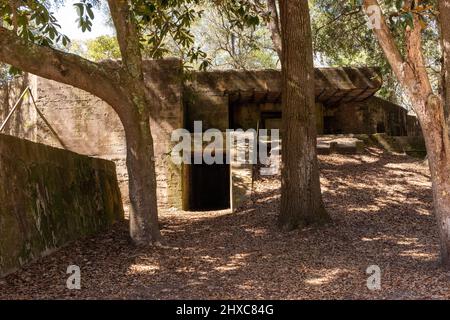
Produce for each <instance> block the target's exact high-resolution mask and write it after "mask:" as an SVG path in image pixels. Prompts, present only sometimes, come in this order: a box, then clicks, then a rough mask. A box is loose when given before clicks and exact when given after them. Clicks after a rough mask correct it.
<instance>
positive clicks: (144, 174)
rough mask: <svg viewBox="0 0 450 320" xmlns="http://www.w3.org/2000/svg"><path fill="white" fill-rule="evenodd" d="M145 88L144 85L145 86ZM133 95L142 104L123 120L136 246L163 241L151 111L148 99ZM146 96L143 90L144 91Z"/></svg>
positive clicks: (131, 216) (132, 227)
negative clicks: (160, 227) (161, 239)
mask: <svg viewBox="0 0 450 320" xmlns="http://www.w3.org/2000/svg"><path fill="white" fill-rule="evenodd" d="M142 85H143V86H145V84H142ZM137 94H139V93H135V94H134V95H133V101H135V102H137V101H142V103H140V105H139V106H137V105H136V106H133V107H130V108H128V110H130V111H129V112H128V113H127V114H126V115H124V116H123V117H121V118H122V122H124V128H125V137H126V144H127V170H128V179H129V196H130V202H131V207H130V210H129V216H130V236H131V239H132V240H133V242H134V243H135V244H136V245H141V246H145V245H149V244H155V243H158V242H159V240H160V238H161V233H160V231H159V223H158V207H157V193H156V173H155V154H154V147H153V138H152V134H151V128H150V116H149V115H150V111H149V104H148V103H147V102H145V101H148V100H147V99H146V97H145V96H143V97H142V96H141V97H140V98H139V97H138V96H137ZM141 94H143V90H142V91H141ZM144 95H145V94H144Z"/></svg>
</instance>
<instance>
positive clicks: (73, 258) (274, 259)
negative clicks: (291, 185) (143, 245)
mask: <svg viewBox="0 0 450 320" xmlns="http://www.w3.org/2000/svg"><path fill="white" fill-rule="evenodd" d="M320 167H321V174H322V177H321V181H322V188H323V194H324V201H325V204H326V207H327V210H328V212H329V213H330V215H331V216H332V218H333V222H332V223H331V224H329V225H327V226H325V227H322V228H319V229H305V230H297V231H292V232H288V233H283V232H281V231H280V230H279V229H278V228H277V226H276V220H277V213H276V212H277V206H278V201H279V196H280V193H279V187H280V183H279V178H278V177H275V178H270V179H268V178H265V179H260V180H259V181H258V182H257V183H256V185H255V193H254V199H253V201H254V204H249V205H247V206H246V207H244V208H242V209H241V210H240V211H239V212H238V213H235V214H231V213H230V212H229V211H219V212H197V213H192V212H179V211H172V212H163V213H161V227H162V234H163V236H164V246H163V247H160V248H151V249H137V248H134V247H133V246H132V245H131V244H130V243H129V241H128V236H127V225H126V223H123V224H121V225H117V226H115V227H114V229H113V230H112V231H110V232H108V233H105V234H102V235H99V236H96V237H92V238H89V239H85V240H83V241H79V242H76V243H74V244H71V245H69V246H67V247H65V248H64V249H61V250H60V251H58V252H56V253H54V254H52V255H50V256H48V257H46V258H43V259H41V260H40V261H38V262H36V263H33V264H30V265H28V266H27V267H26V268H24V269H23V270H21V271H19V272H17V273H15V274H12V275H10V276H8V277H6V278H4V279H0V298H2V299H12V298H18V299H31V298H38V299H44V298H63V299H64V298H81V299H96V298H102V299H216V298H217V299H449V298H450V273H449V272H445V271H444V270H442V269H441V268H440V267H439V264H438V262H439V256H438V254H439V252H438V249H439V248H438V240H437V232H436V227H435V221H434V218H433V215H432V212H431V211H432V197H431V190H430V182H429V173H428V170H427V168H426V167H425V166H423V165H422V163H421V161H419V160H417V159H413V158H410V157H407V156H397V155H387V154H383V153H382V151H381V150H378V149H375V148H372V149H368V150H367V152H366V153H365V154H363V155H348V156H343V155H329V156H320ZM72 264H75V265H78V266H80V267H81V285H82V289H81V290H68V289H66V280H67V277H68V275H67V274H66V270H67V267H68V266H69V265H72ZM370 265H378V266H379V267H380V268H381V290H378V291H371V290H369V289H368V288H367V286H366V280H367V278H368V277H369V275H368V274H366V269H367V267H368V266H370Z"/></svg>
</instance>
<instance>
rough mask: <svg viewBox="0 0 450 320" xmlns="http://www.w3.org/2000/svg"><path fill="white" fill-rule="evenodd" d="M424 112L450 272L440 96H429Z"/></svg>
mask: <svg viewBox="0 0 450 320" xmlns="http://www.w3.org/2000/svg"><path fill="white" fill-rule="evenodd" d="M421 103H425V108H424V110H426V112H425V113H423V114H421V115H420V116H419V120H420V124H421V126H422V131H423V135H424V138H425V144H426V148H427V154H428V164H429V166H430V173H431V181H432V191H433V201H434V213H435V216H436V221H437V224H438V231H439V238H440V247H441V261H442V264H443V266H444V267H445V268H447V269H450V148H449V137H448V130H447V126H446V119H445V116H444V108H443V104H442V102H441V99H440V97H438V96H436V95H430V96H429V97H428V98H427V99H426V100H425V101H415V105H417V104H421Z"/></svg>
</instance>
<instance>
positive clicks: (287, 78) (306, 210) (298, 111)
mask: <svg viewBox="0 0 450 320" xmlns="http://www.w3.org/2000/svg"><path fill="white" fill-rule="evenodd" d="M280 9H281V30H282V43H283V47H282V51H283V58H282V77H283V96H282V97H283V99H282V100H283V107H282V110H283V115H282V128H283V132H282V161H283V164H282V173H281V174H282V181H281V207H280V215H279V223H280V226H281V227H282V228H283V229H287V230H291V229H295V228H299V227H303V226H307V225H310V224H320V223H324V222H326V221H328V220H329V216H328V214H327V212H326V211H325V208H324V205H323V201H322V195H321V191H320V180H319V170H318V164H317V150H316V143H317V142H316V136H317V133H316V121H315V98H314V64H313V52H312V37H311V27H310V18H309V8H308V3H307V1H304V0H283V1H281V2H280Z"/></svg>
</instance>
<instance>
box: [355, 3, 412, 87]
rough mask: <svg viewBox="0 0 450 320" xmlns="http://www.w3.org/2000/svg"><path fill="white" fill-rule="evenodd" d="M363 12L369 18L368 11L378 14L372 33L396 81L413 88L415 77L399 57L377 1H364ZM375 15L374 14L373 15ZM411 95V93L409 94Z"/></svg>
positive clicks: (401, 57) (399, 54)
mask: <svg viewBox="0 0 450 320" xmlns="http://www.w3.org/2000/svg"><path fill="white" fill-rule="evenodd" d="M363 8H364V12H365V13H366V15H367V16H368V17H369V18H370V15H369V12H370V9H372V8H376V9H377V11H378V12H379V13H380V17H379V28H377V27H374V28H373V32H374V34H375V36H376V38H377V40H378V43H379V44H380V46H381V49H382V50H383V52H384V54H385V56H386V59H387V61H388V62H389V64H390V65H391V68H392V70H393V71H394V73H395V76H396V77H397V79H398V81H399V82H400V83H403V84H404V85H405V87H406V88H415V87H416V83H415V80H414V79H415V77H414V72H413V70H412V68H411V66H410V65H409V64H408V63H406V62H405V60H404V58H403V56H402V55H401V53H400V51H399V49H398V47H397V44H396V43H395V40H394V37H393V35H392V33H391V31H390V30H389V27H388V25H387V24H386V20H385V18H384V16H383V12H382V10H381V7H380V5H379V3H378V1H377V0H364V3H363ZM375 14H376V13H375ZM411 93H413V91H412V92H411Z"/></svg>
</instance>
